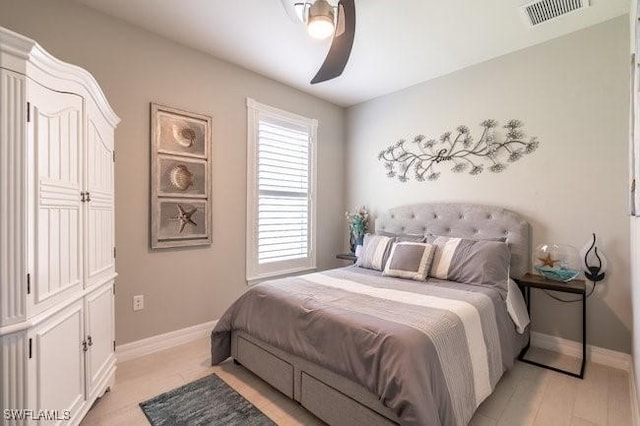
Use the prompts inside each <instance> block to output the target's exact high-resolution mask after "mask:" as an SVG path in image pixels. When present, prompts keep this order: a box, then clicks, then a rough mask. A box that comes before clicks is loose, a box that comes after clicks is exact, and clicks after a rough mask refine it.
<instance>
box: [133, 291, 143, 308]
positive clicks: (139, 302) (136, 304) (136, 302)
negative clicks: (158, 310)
mask: <svg viewBox="0 0 640 426" xmlns="http://www.w3.org/2000/svg"><path fill="white" fill-rule="evenodd" d="M142 309H144V296H143V295H141V294H140V295H138V296H133V310H134V311H140V310H142Z"/></svg>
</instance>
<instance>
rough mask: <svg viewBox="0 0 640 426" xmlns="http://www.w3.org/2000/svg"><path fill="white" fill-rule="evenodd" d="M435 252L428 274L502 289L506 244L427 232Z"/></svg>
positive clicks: (505, 277) (505, 275)
mask: <svg viewBox="0 0 640 426" xmlns="http://www.w3.org/2000/svg"><path fill="white" fill-rule="evenodd" d="M427 241H428V242H430V243H432V244H433V245H435V246H436V247H437V248H436V254H435V256H434V259H433V265H432V266H431V272H430V273H429V276H431V277H434V278H440V279H442V280H449V281H457V282H461V283H466V284H483V285H495V286H498V287H500V289H502V290H504V291H505V292H506V288H507V280H508V279H509V261H510V259H511V253H510V252H509V246H507V244H506V243H504V242H500V241H485V240H469V239H465V238H450V237H440V236H431V237H427Z"/></svg>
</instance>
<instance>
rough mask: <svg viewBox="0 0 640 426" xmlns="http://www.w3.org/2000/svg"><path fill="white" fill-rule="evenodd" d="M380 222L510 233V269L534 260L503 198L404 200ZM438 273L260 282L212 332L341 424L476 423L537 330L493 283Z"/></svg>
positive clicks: (379, 225)
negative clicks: (520, 327)
mask: <svg viewBox="0 0 640 426" xmlns="http://www.w3.org/2000/svg"><path fill="white" fill-rule="evenodd" d="M376 231H386V232H392V233H407V234H416V233H417V234H425V233H426V234H429V233H430V234H436V235H444V236H452V237H462V238H472V239H506V242H507V243H508V246H509V250H510V252H511V263H510V275H511V277H513V278H520V277H521V276H522V275H523V274H524V273H525V272H526V271H527V270H528V266H529V265H528V262H529V259H530V255H529V253H530V238H529V224H528V223H527V222H526V221H525V220H523V219H522V218H521V217H520V216H519V215H517V214H515V213H513V212H510V211H507V210H504V209H502V208H497V207H488V206H480V205H473V204H451V203H448V204H419V205H413V206H405V207H400V208H395V209H392V210H390V211H389V212H387V213H386V214H384V215H381V216H380V217H378V219H377V220H376ZM428 284H429V285H425V284H424V283H417V282H415V281H411V280H403V279H398V278H387V277H381V276H380V274H379V273H376V272H372V271H367V270H362V269H361V268H356V267H350V268H343V269H337V270H332V271H326V272H323V273H317V274H310V275H306V276H302V277H292V278H287V279H283V280H274V281H271V282H268V283H264V284H261V285H259V286H256V287H253V288H252V289H250V290H249V291H248V292H247V293H246V294H245V295H244V296H242V297H241V299H240V300H239V301H238V302H236V303H235V304H234V305H233V306H232V307H231V308H230V309H229V311H227V313H225V315H224V316H223V318H221V320H220V321H219V323H218V325H217V327H216V329H214V331H213V332H212V362H213V363H214V364H215V363H219V362H221V361H223V360H224V359H226V358H228V357H229V356H231V357H233V358H234V359H235V360H236V361H237V362H239V363H241V364H242V365H244V366H245V367H246V368H248V369H249V370H251V371H253V372H254V373H255V374H257V375H258V376H260V377H261V378H263V379H264V380H266V381H267V382H269V383H270V384H271V385H273V386H274V387H275V388H276V389H278V390H279V391H281V392H282V393H284V394H285V395H287V396H289V397H290V398H292V399H294V400H296V401H298V402H300V404H302V405H303V406H304V407H305V408H307V409H308V410H309V411H311V412H312V413H314V414H315V415H316V416H318V417H319V418H320V419H322V420H324V421H325V422H327V423H329V424H332V425H365V424H366V425H377V424H395V423H400V424H434V425H439V424H452V425H462V424H466V423H467V422H468V421H469V419H470V418H471V416H472V415H473V411H474V410H475V409H476V408H477V405H478V404H479V403H480V402H482V400H483V399H484V398H486V396H487V395H488V394H489V393H490V392H491V391H492V390H493V388H494V387H495V385H496V383H497V381H498V380H499V378H500V376H501V375H502V373H503V372H504V371H505V370H506V369H508V368H510V367H511V366H512V365H513V362H514V360H515V358H516V357H517V355H518V353H519V352H520V350H521V348H522V347H524V346H525V345H526V342H527V340H528V330H526V331H525V333H523V334H518V333H517V332H516V331H515V326H514V324H513V323H512V322H510V321H511V320H510V318H509V316H508V314H507V312H506V307H505V303H504V300H503V299H502V296H501V295H500V293H499V292H498V291H496V290H494V289H491V288H487V287H485V286H479V285H469V284H460V283H454V282H450V281H441V280H436V279H429V281H428ZM431 309H433V310H431ZM423 316H424V318H423ZM443 330H444V331H443ZM469 330H476V331H475V332H474V333H475V334H473V333H471V332H470V331H469ZM425 336H426V337H425Z"/></svg>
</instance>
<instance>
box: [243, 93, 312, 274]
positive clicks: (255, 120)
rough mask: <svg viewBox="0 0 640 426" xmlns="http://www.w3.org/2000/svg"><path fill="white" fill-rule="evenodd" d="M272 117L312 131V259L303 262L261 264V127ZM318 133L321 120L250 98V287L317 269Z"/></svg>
mask: <svg viewBox="0 0 640 426" xmlns="http://www.w3.org/2000/svg"><path fill="white" fill-rule="evenodd" d="M265 116H266V117H271V118H275V119H277V120H280V121H283V122H289V123H292V124H294V125H296V126H304V127H307V128H308V129H309V139H310V140H309V143H310V149H309V155H310V156H311V159H310V161H309V177H310V182H309V193H308V199H309V204H310V205H309V232H308V235H309V237H308V238H309V241H308V243H309V246H308V247H309V256H307V257H306V258H302V259H294V260H285V261H279V262H270V263H264V264H262V265H260V264H259V263H258V124H259V122H260V119H261V117H265ZM317 130H318V120H316V119H311V118H307V117H303V116H301V115H298V114H294V113H291V112H288V111H284V110H281V109H279V108H275V107H272V106H269V105H265V104H262V103H260V102H257V101H256V100H254V99H251V98H247V246H246V247H247V248H246V268H247V270H246V278H247V283H248V284H249V285H251V284H254V283H257V282H259V281H261V280H263V279H266V278H271V277H276V276H281V275H287V274H294V273H298V272H303V271H309V270H314V269H316V207H317V199H316V198H317V197H316V194H317V167H316V165H317Z"/></svg>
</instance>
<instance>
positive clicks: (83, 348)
mask: <svg viewBox="0 0 640 426" xmlns="http://www.w3.org/2000/svg"><path fill="white" fill-rule="evenodd" d="M82 350H83V352H86V351H88V350H89V348H88V347H87V341H86V340H85V341H84V342H82Z"/></svg>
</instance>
